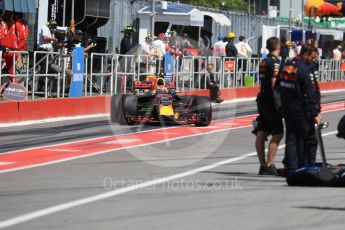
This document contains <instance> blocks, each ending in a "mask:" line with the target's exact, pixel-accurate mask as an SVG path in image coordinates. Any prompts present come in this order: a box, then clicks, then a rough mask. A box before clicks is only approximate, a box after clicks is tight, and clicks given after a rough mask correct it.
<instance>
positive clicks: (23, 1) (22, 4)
mask: <svg viewBox="0 0 345 230" xmlns="http://www.w3.org/2000/svg"><path fill="white" fill-rule="evenodd" d="M2 9H3V11H10V12H13V11H14V12H18V13H19V12H20V13H24V14H35V13H36V2H35V0H3V1H2Z"/></svg>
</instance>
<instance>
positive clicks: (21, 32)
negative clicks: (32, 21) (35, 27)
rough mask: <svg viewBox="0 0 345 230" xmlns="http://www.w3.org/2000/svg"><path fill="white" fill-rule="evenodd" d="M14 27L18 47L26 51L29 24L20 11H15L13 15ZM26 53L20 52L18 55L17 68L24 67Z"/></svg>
mask: <svg viewBox="0 0 345 230" xmlns="http://www.w3.org/2000/svg"><path fill="white" fill-rule="evenodd" d="M15 19H16V22H15V28H16V33H17V38H18V49H19V50H20V51H26V46H27V41H28V37H29V26H28V23H27V21H25V20H24V19H23V14H22V13H17V14H16V15H15ZM26 62H27V55H24V54H21V55H19V57H18V65H17V66H18V68H24V65H27V63H26Z"/></svg>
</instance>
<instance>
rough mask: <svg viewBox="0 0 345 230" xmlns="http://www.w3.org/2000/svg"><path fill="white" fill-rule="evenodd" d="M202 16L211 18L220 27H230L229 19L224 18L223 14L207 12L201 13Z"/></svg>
mask: <svg viewBox="0 0 345 230" xmlns="http://www.w3.org/2000/svg"><path fill="white" fill-rule="evenodd" d="M202 14H203V15H205V16H209V17H211V18H213V20H214V21H215V22H216V23H218V24H220V25H221V26H231V22H230V19H229V18H228V17H226V16H225V15H224V14H217V13H212V12H207V11H202Z"/></svg>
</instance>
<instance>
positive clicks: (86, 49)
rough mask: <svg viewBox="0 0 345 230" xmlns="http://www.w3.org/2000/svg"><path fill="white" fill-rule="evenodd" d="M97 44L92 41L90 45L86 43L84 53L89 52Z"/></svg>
mask: <svg viewBox="0 0 345 230" xmlns="http://www.w3.org/2000/svg"><path fill="white" fill-rule="evenodd" d="M95 46H96V45H95V44H94V43H91V44H89V45H86V47H85V48H84V53H88V52H89V50H90V49H92V48H94V47H95Z"/></svg>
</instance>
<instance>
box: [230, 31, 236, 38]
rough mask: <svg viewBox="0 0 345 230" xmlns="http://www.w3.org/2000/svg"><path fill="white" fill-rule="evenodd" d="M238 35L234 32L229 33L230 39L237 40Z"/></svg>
mask: <svg viewBox="0 0 345 230" xmlns="http://www.w3.org/2000/svg"><path fill="white" fill-rule="evenodd" d="M235 37H236V34H235V33H233V32H230V33H228V38H235Z"/></svg>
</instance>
